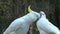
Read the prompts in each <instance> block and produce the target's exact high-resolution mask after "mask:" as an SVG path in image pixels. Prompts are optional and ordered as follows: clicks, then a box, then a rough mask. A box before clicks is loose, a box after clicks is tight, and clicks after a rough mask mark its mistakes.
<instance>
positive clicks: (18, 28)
mask: <svg viewBox="0 0 60 34" xmlns="http://www.w3.org/2000/svg"><path fill="white" fill-rule="evenodd" d="M28 11H29V12H30V13H28V14H27V15H25V16H23V17H20V18H17V19H15V20H14V21H13V22H12V23H11V24H10V25H9V27H8V28H7V29H6V31H5V32H3V34H27V32H28V30H29V26H30V24H32V23H33V22H34V21H36V20H37V19H38V18H39V17H40V14H39V13H37V12H34V11H32V10H31V9H30V6H29V7H28Z"/></svg>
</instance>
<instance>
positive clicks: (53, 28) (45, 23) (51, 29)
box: [37, 19, 58, 33]
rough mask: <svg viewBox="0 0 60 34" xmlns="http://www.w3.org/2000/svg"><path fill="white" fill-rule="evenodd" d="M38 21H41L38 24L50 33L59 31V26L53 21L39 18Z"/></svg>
mask: <svg viewBox="0 0 60 34" xmlns="http://www.w3.org/2000/svg"><path fill="white" fill-rule="evenodd" d="M38 22H40V23H39V24H37V25H38V27H39V28H41V29H42V30H44V31H46V32H48V33H55V32H58V28H57V27H56V26H54V25H53V24H52V23H51V22H49V21H48V20H47V19H43V20H39V21H38Z"/></svg>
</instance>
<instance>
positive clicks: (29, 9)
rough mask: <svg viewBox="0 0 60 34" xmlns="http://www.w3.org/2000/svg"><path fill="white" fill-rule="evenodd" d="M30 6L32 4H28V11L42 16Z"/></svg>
mask: <svg viewBox="0 0 60 34" xmlns="http://www.w3.org/2000/svg"><path fill="white" fill-rule="evenodd" d="M30 7H31V5H29V6H28V12H29V13H33V14H35V15H36V16H37V17H40V14H39V13H37V12H35V11H33V10H32V9H31V8H30Z"/></svg>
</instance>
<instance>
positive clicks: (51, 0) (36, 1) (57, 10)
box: [0, 0, 60, 34]
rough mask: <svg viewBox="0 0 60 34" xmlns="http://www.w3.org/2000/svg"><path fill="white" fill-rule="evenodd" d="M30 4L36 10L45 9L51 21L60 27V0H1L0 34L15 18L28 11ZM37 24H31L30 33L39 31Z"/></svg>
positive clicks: (34, 33) (35, 33)
mask: <svg viewBox="0 0 60 34" xmlns="http://www.w3.org/2000/svg"><path fill="white" fill-rule="evenodd" d="M28 5H31V9H32V10H34V11H36V12H40V11H41V10H42V11H45V13H46V15H47V18H48V19H49V20H50V22H52V23H53V24H54V25H56V26H57V27H59V28H60V0H0V34H2V33H3V32H4V31H5V29H6V28H7V27H8V26H9V25H10V23H11V22H12V21H13V20H14V19H16V18H18V17H21V16H24V15H26V14H27V13H28V11H27V7H28ZM35 24H36V23H33V25H31V27H30V30H29V34H38V33H39V32H38V30H37V28H36V25H35Z"/></svg>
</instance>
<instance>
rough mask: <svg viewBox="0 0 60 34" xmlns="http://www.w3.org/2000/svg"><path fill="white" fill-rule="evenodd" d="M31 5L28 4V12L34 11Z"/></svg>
mask: <svg viewBox="0 0 60 34" xmlns="http://www.w3.org/2000/svg"><path fill="white" fill-rule="evenodd" d="M30 6H31V5H29V6H28V12H29V13H30V12H32V10H31V8H30Z"/></svg>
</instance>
